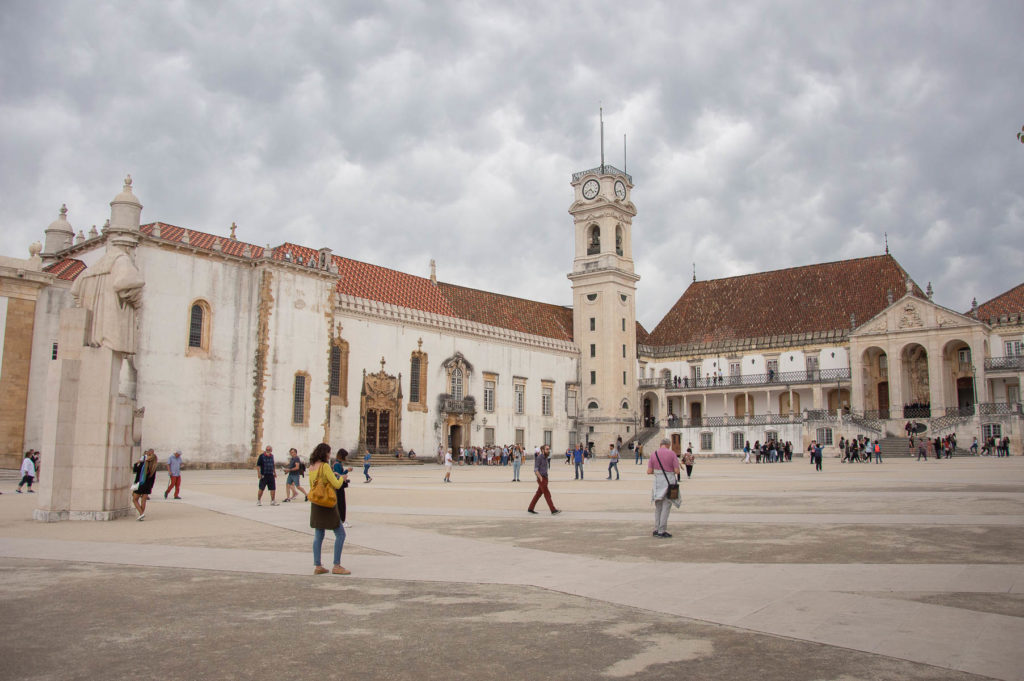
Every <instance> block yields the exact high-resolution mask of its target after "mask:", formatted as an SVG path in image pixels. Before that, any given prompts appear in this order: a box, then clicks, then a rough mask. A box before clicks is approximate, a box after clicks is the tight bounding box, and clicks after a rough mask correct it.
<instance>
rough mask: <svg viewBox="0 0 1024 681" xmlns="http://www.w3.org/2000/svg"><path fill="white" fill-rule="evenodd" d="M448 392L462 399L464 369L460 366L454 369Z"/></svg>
mask: <svg viewBox="0 0 1024 681" xmlns="http://www.w3.org/2000/svg"><path fill="white" fill-rule="evenodd" d="M448 392H449V394H451V396H452V397H454V398H455V399H457V400H461V399H462V369H460V368H459V367H455V368H454V369H452V376H451V386H450V389H449V391H448Z"/></svg>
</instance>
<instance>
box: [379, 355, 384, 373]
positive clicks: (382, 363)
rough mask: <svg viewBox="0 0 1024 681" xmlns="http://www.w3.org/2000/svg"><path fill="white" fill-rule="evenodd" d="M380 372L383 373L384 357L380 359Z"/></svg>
mask: <svg viewBox="0 0 1024 681" xmlns="http://www.w3.org/2000/svg"><path fill="white" fill-rule="evenodd" d="M380 372H381V373H384V356H383V355H382V356H381V358H380Z"/></svg>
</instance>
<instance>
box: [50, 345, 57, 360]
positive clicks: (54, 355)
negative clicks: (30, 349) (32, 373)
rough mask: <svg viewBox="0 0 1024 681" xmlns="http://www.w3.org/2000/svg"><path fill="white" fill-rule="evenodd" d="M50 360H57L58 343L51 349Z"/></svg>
mask: <svg viewBox="0 0 1024 681" xmlns="http://www.w3.org/2000/svg"><path fill="white" fill-rule="evenodd" d="M50 359H57V343H56V342H54V344H53V345H52V346H51V347H50Z"/></svg>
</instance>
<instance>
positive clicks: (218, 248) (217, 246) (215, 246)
mask: <svg viewBox="0 0 1024 681" xmlns="http://www.w3.org/2000/svg"><path fill="white" fill-rule="evenodd" d="M213 250H215V251H223V250H224V245H223V244H221V242H220V238H219V237H218V238H216V239H214V240H213Z"/></svg>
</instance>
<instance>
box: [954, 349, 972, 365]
mask: <svg viewBox="0 0 1024 681" xmlns="http://www.w3.org/2000/svg"><path fill="white" fill-rule="evenodd" d="M956 357H957V360H959V362H960V364H961V365H970V363H971V349H970V348H960V349H959V350H958V351H957V353H956Z"/></svg>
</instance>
